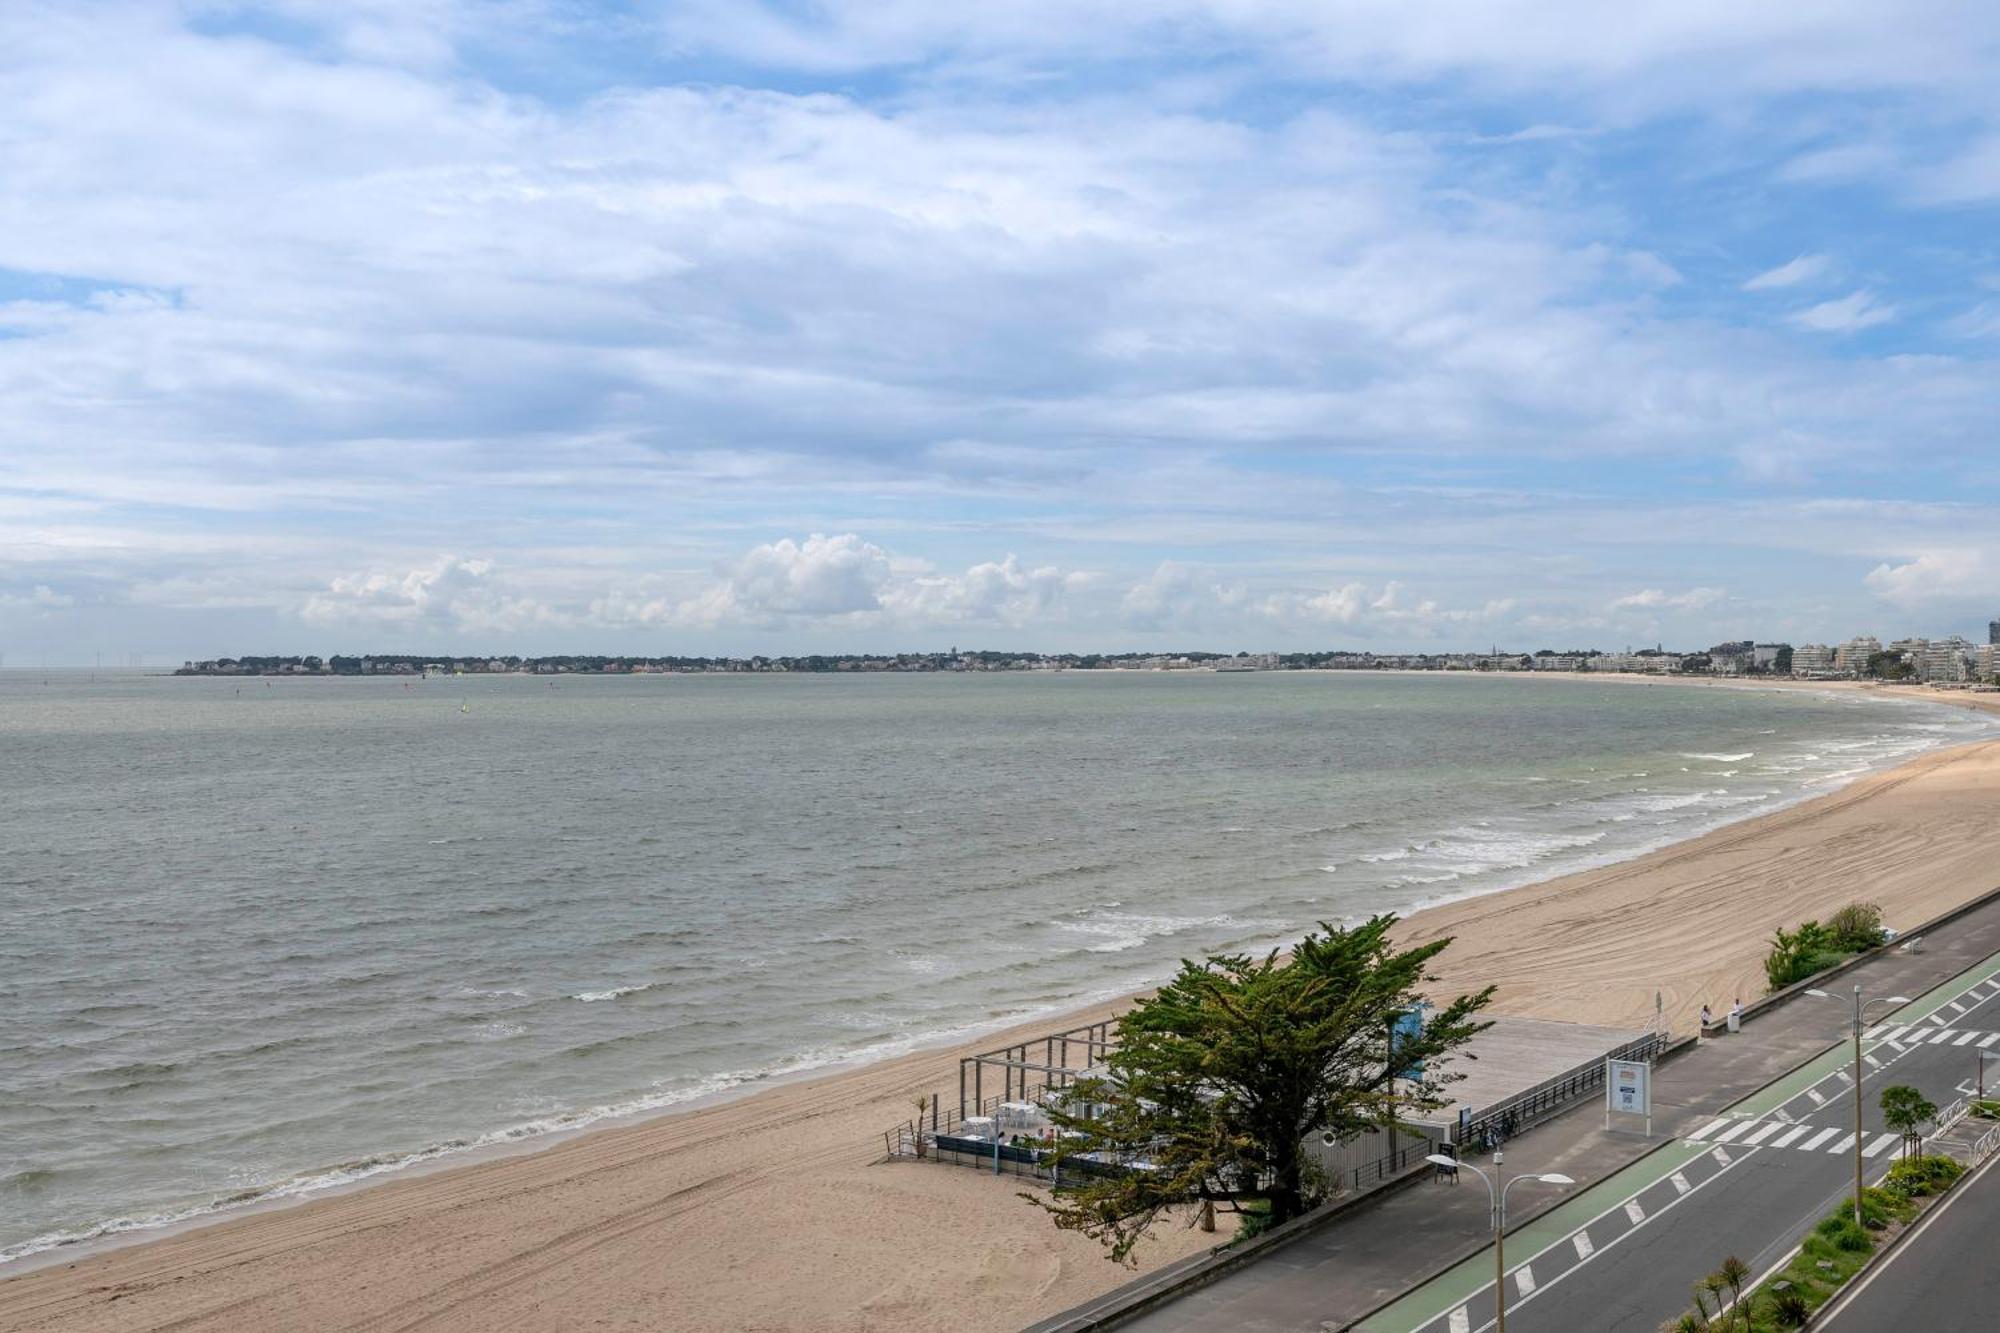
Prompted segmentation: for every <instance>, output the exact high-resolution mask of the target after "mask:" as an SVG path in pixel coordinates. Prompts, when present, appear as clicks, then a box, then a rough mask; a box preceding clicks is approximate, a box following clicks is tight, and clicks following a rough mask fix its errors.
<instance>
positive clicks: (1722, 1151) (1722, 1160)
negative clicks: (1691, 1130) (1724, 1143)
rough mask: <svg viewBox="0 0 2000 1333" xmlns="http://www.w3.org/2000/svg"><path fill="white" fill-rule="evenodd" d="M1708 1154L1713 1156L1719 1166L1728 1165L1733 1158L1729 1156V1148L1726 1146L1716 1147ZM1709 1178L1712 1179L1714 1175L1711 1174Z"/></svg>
mask: <svg viewBox="0 0 2000 1333" xmlns="http://www.w3.org/2000/svg"><path fill="white" fill-rule="evenodd" d="M1709 1156H1710V1157H1713V1158H1714V1159H1715V1160H1716V1162H1717V1164H1718V1165H1721V1166H1728V1165H1729V1163H1730V1162H1731V1161H1733V1160H1734V1159H1733V1158H1731V1157H1730V1155H1729V1150H1728V1149H1727V1148H1717V1149H1716V1150H1715V1151H1714V1152H1712V1153H1710V1154H1709ZM1710 1179H1714V1177H1712V1176H1711V1177H1710Z"/></svg>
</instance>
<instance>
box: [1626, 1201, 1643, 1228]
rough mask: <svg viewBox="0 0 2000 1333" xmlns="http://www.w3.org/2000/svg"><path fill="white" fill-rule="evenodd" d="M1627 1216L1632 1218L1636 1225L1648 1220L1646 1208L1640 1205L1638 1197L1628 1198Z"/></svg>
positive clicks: (1633, 1223)
mask: <svg viewBox="0 0 2000 1333" xmlns="http://www.w3.org/2000/svg"><path fill="white" fill-rule="evenodd" d="M1625 1216H1627V1217H1629V1218H1631V1219H1632V1225H1633V1226H1635V1227H1636V1226H1638V1225H1639V1224H1640V1223H1641V1222H1644V1221H1645V1220H1646V1210H1645V1209H1644V1208H1641V1207H1640V1206H1639V1201H1638V1200H1637V1199H1627V1200H1626V1201H1625Z"/></svg>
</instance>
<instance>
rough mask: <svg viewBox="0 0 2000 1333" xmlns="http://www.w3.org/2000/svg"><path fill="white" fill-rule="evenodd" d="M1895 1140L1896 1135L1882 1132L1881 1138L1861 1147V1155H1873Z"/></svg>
mask: <svg viewBox="0 0 2000 1333" xmlns="http://www.w3.org/2000/svg"><path fill="white" fill-rule="evenodd" d="M1895 1141H1896V1135H1894V1134H1884V1135H1883V1136H1882V1137H1881V1138H1879V1139H1877V1140H1875V1142H1873V1143H1871V1144H1869V1145H1868V1146H1867V1147H1866V1148H1863V1149H1862V1150H1861V1155H1862V1156H1863V1157H1873V1156H1874V1155H1875V1154H1876V1153H1878V1152H1881V1151H1882V1150H1883V1149H1884V1148H1886V1147H1888V1146H1889V1145H1890V1144H1892V1143H1894V1142H1895Z"/></svg>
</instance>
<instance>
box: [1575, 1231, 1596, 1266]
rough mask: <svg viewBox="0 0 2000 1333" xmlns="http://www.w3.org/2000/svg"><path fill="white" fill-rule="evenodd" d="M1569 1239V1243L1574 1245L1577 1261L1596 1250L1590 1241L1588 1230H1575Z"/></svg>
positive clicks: (1587, 1256) (1586, 1257)
mask: <svg viewBox="0 0 2000 1333" xmlns="http://www.w3.org/2000/svg"><path fill="white" fill-rule="evenodd" d="M1569 1241H1570V1244H1572V1245H1574V1246H1576V1257H1577V1261H1578V1262H1579V1263H1580V1262H1582V1261H1583V1260H1585V1259H1588V1258H1589V1257H1590V1256H1591V1255H1593V1254H1595V1253H1596V1252H1597V1247H1596V1246H1595V1245H1592V1244H1591V1243H1590V1233H1589V1232H1588V1231H1579V1232H1577V1233H1576V1234H1575V1235H1574V1236H1571V1237H1570V1238H1569Z"/></svg>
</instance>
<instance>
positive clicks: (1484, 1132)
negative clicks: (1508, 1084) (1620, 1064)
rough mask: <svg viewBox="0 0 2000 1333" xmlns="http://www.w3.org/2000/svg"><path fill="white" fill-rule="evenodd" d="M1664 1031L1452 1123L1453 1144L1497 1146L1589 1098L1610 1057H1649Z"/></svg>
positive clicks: (1658, 1046)
mask: <svg viewBox="0 0 2000 1333" xmlns="http://www.w3.org/2000/svg"><path fill="white" fill-rule="evenodd" d="M1666 1044H1667V1039H1666V1037H1665V1035H1664V1034H1662V1033H1658V1032H1649V1033H1647V1034H1646V1035H1645V1036H1643V1037H1641V1038H1639V1039H1638V1040H1637V1041H1628V1042H1626V1043H1625V1044H1624V1045H1623V1046H1620V1047H1618V1048H1616V1049H1615V1050H1611V1051H1607V1052H1605V1054H1604V1055H1602V1056H1599V1057H1596V1058H1594V1059H1592V1060H1591V1061H1590V1062H1589V1063H1588V1064H1581V1065H1578V1066H1577V1067H1576V1068H1574V1069H1571V1070H1569V1071H1568V1072H1566V1073H1562V1074H1558V1075H1556V1076H1555V1077H1554V1078H1551V1079H1544V1080H1543V1081H1542V1082H1540V1083H1537V1084H1536V1085H1535V1086H1534V1087H1532V1088H1528V1089H1526V1090H1525V1091H1522V1092H1517V1093H1515V1094H1514V1095H1513V1096H1511V1097H1507V1098H1503V1099H1502V1100H1500V1101H1497V1102H1495V1103H1494V1104H1493V1105H1491V1106H1488V1107H1485V1108H1484V1109H1482V1110H1481V1111H1479V1113H1478V1114H1476V1115H1473V1116H1471V1117H1469V1118H1468V1119H1467V1120H1465V1121H1464V1122H1463V1123H1462V1124H1459V1125H1454V1126H1452V1139H1451V1141H1452V1142H1453V1143H1456V1144H1458V1145H1459V1146H1460V1147H1480V1146H1488V1145H1491V1146H1496V1147H1497V1146H1498V1145H1499V1144H1500V1143H1501V1142H1503V1141H1505V1140H1506V1139H1508V1138H1510V1137H1512V1136H1513V1135H1515V1134H1518V1133H1520V1132H1521V1131H1522V1130H1524V1129H1526V1128H1528V1127H1529V1126H1530V1125H1534V1124H1537V1123H1539V1122H1540V1121H1543V1120H1546V1119H1547V1118H1548V1117H1549V1116H1551V1115H1554V1114H1555V1113H1556V1112H1557V1111H1560V1110H1562V1109H1564V1108H1565V1107H1567V1106H1568V1105H1569V1104H1570V1103H1571V1102H1574V1101H1577V1100H1579V1099H1580V1098H1583V1097H1587V1096H1589V1095H1590V1094H1591V1093H1593V1092H1595V1091H1597V1090H1598V1089H1600V1088H1602V1087H1603V1086H1604V1067H1605V1063H1606V1062H1607V1061H1610V1060H1650V1059H1652V1058H1653V1057H1654V1056H1656V1055H1658V1054H1659V1053H1660V1051H1661V1050H1662V1049H1663V1048H1664V1047H1665V1046H1666Z"/></svg>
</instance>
